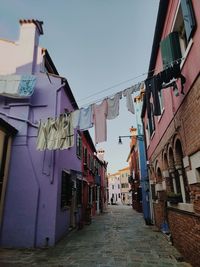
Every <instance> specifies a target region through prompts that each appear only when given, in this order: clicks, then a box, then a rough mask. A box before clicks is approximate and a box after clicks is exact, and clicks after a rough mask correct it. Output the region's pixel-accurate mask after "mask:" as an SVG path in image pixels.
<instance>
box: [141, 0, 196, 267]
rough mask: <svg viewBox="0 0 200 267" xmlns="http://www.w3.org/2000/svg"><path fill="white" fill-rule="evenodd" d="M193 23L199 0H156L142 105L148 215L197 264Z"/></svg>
mask: <svg viewBox="0 0 200 267" xmlns="http://www.w3.org/2000/svg"><path fill="white" fill-rule="evenodd" d="M199 25H200V1H195V0H190V1H188V0H187V1H186V0H181V1H179V0H169V1H165V0H160V5H159V10H158V17H157V22H156V28H155V34H154V40H153V46H152V53H151V58H150V64H149V74H148V77H147V80H146V81H145V85H146V92H145V96H144V102H143V109H142V118H143V126H144V132H145V135H146V144H147V156H148V161H149V176H150V181H151V195H152V199H153V200H152V205H153V210H154V221H155V224H156V225H157V226H158V227H159V228H160V229H161V230H163V225H165V224H166V223H167V224H168V226H169V230H170V232H171V235H172V240H173V244H174V245H175V246H176V247H177V248H178V249H179V250H180V252H181V253H182V254H183V255H184V257H185V259H186V260H188V261H189V262H191V263H192V264H193V265H194V266H200V263H199V255H200V231H199V229H200V129H199V124H200V105H199V98H200V76H199V73H200V53H199V44H200V42H199V38H200V26H199ZM175 69H176V71H175ZM150 84H151V88H150ZM161 88H162V90H161Z"/></svg>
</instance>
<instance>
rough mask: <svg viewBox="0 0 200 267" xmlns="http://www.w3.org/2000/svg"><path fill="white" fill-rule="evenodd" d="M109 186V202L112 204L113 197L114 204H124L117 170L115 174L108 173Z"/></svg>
mask: <svg viewBox="0 0 200 267" xmlns="http://www.w3.org/2000/svg"><path fill="white" fill-rule="evenodd" d="M108 188H109V203H110V204H111V199H113V203H114V204H122V202H121V184H120V174H119V172H116V173H114V174H108Z"/></svg>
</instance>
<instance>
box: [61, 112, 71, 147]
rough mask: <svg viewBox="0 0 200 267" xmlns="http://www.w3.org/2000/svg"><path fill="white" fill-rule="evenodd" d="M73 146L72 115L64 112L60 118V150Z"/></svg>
mask: <svg viewBox="0 0 200 267" xmlns="http://www.w3.org/2000/svg"><path fill="white" fill-rule="evenodd" d="M72 146H74V127H73V123H72V115H71V114H68V115H67V114H64V115H63V117H62V120H61V132H60V144H59V148H60V149H61V150H63V149H67V148H70V147H72Z"/></svg>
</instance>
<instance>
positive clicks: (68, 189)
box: [61, 171, 73, 208]
mask: <svg viewBox="0 0 200 267" xmlns="http://www.w3.org/2000/svg"><path fill="white" fill-rule="evenodd" d="M72 188H73V181H72V180H71V175H70V174H69V173H67V172H65V171H62V181H61V208H65V207H66V206H70V205H71V199H72Z"/></svg>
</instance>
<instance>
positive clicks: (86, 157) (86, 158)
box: [83, 148, 88, 166]
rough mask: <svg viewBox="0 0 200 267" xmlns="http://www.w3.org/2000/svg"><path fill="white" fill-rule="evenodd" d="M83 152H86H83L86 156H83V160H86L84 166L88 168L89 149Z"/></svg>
mask: <svg viewBox="0 0 200 267" xmlns="http://www.w3.org/2000/svg"><path fill="white" fill-rule="evenodd" d="M83 151H84V152H83V154H84V156H83V157H84V158H83V159H84V164H85V165H86V166H87V163H88V156H87V155H88V153H87V148H84V149H83Z"/></svg>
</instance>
